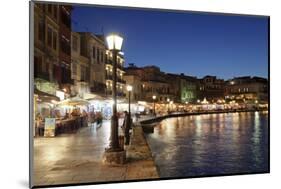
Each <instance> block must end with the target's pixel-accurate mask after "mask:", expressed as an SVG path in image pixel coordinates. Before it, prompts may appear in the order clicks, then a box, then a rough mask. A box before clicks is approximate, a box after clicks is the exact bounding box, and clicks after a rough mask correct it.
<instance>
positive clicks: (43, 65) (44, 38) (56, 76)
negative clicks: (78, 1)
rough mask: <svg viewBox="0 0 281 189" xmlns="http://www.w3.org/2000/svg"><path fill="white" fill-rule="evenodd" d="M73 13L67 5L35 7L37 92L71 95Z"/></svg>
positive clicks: (35, 5)
mask: <svg viewBox="0 0 281 189" xmlns="http://www.w3.org/2000/svg"><path fill="white" fill-rule="evenodd" d="M71 11H72V7H71V6H68V5H56V4H41V3H35V4H34V79H35V87H36V89H38V90H40V91H43V92H46V93H49V94H52V95H55V94H56V91H57V90H63V91H64V92H66V93H68V94H70V92H71V91H70V88H71V85H72V84H73V83H72V80H71V75H70V66H71V50H70V42H71V35H70V34H71V20H70V18H71Z"/></svg>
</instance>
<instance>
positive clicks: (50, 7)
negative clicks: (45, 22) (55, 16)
mask: <svg viewBox="0 0 281 189" xmlns="http://www.w3.org/2000/svg"><path fill="white" fill-rule="evenodd" d="M48 13H50V14H52V5H51V4H49V5H48Z"/></svg>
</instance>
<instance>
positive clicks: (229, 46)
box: [72, 6, 268, 79]
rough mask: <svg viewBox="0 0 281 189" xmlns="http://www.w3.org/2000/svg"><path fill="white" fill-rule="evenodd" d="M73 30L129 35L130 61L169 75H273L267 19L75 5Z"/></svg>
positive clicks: (125, 46) (126, 48) (127, 55)
mask: <svg viewBox="0 0 281 189" xmlns="http://www.w3.org/2000/svg"><path fill="white" fill-rule="evenodd" d="M72 18H73V22H72V27H73V30H74V31H89V32H92V33H96V34H102V33H104V34H105V35H106V34H108V33H110V32H118V33H120V34H121V35H122V36H123V37H124V44H123V51H124V53H125V60H126V63H127V64H128V63H135V64H136V65H137V66H146V65H156V66H159V67H160V69H161V70H163V71H165V72H169V73H185V74H186V75H192V76H197V77H203V76H205V75H216V76H218V77H219V78H224V79H229V78H232V77H234V76H246V75H250V76H260V77H266V78H267V77H268V52H267V50H268V49H267V44H268V31H267V30H268V20H267V18H266V17H254V16H237V15H235V16H234V15H228V16H226V15H214V14H204V13H191V12H185V13H183V12H172V11H170V12H163V11H159V10H137V9H126V8H122V9H120V8H118V9H116V8H104V7H103V8H101V7H84V6H75V7H74V10H73V13H72Z"/></svg>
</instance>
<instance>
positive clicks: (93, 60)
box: [80, 32, 106, 95]
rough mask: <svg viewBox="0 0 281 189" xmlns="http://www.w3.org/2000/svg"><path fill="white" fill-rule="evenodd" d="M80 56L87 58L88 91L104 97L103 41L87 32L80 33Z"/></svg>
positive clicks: (104, 49)
mask: <svg viewBox="0 0 281 189" xmlns="http://www.w3.org/2000/svg"><path fill="white" fill-rule="evenodd" d="M80 35H81V54H82V55H84V56H86V57H88V58H89V61H90V64H89V69H88V73H87V74H88V75H89V80H90V81H89V85H90V91H91V92H92V93H96V94H102V95H104V94H105V92H106V85H105V62H106V60H105V53H106V45H105V43H104V40H103V39H102V38H101V37H99V36H97V35H94V34H91V33H89V32H80Z"/></svg>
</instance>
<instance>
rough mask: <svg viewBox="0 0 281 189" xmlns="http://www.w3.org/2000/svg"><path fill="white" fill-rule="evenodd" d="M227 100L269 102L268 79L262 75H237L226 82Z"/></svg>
mask: <svg viewBox="0 0 281 189" xmlns="http://www.w3.org/2000/svg"><path fill="white" fill-rule="evenodd" d="M225 98H226V100H235V101H237V102H247V103H255V102H259V103H268V80H267V79H265V78H261V77H250V76H246V77H235V78H233V79H230V80H228V81H227V82H226V94H225Z"/></svg>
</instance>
